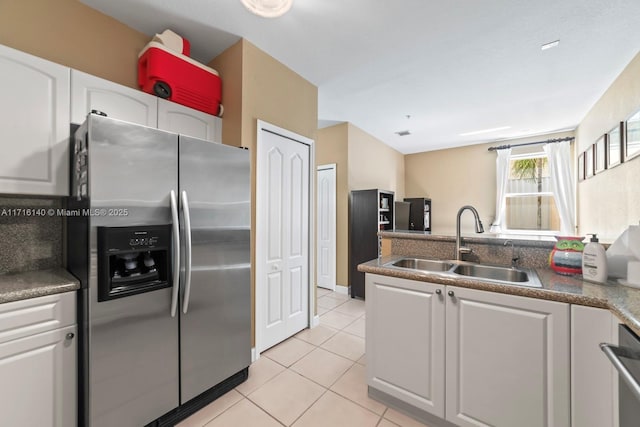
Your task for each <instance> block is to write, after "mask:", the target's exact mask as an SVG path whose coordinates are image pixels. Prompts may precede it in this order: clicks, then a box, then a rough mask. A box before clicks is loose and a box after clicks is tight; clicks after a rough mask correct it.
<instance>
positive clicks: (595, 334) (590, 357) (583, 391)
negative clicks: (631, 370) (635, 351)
mask: <svg viewBox="0 0 640 427" xmlns="http://www.w3.org/2000/svg"><path fill="white" fill-rule="evenodd" d="M618 324H619V322H618V320H617V319H616V318H615V317H614V316H613V315H612V314H611V313H610V312H609V310H605V309H601V308H593V307H583V306H579V305H573V306H571V396H572V398H571V425H573V426H574V427H582V426H598V427H614V426H617V425H618V374H617V372H616V370H615V368H614V367H613V365H612V364H611V362H609V359H607V357H606V356H605V354H604V353H603V352H602V351H601V350H600V343H603V342H606V343H609V344H614V345H617V344H618Z"/></svg>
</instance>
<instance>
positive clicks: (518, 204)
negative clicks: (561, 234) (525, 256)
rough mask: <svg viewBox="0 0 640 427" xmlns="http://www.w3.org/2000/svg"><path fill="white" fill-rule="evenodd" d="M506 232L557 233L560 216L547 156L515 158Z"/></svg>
mask: <svg viewBox="0 0 640 427" xmlns="http://www.w3.org/2000/svg"><path fill="white" fill-rule="evenodd" d="M505 205H506V206H505V207H506V210H505V218H504V227H503V231H507V232H513V231H517V232H519V233H520V232H525V233H535V234H557V232H558V231H559V230H560V216H559V214H558V209H557V207H556V200H555V195H554V192H553V186H552V183H551V177H550V172H549V161H548V158H547V155H546V154H545V153H534V154H526V155H512V156H510V157H509V171H508V180H507V188H506V194H505Z"/></svg>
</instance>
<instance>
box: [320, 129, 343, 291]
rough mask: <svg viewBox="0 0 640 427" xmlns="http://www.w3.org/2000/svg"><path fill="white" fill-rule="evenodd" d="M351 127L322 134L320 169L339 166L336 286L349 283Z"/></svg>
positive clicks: (337, 167) (327, 130) (328, 130)
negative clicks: (349, 146)
mask: <svg viewBox="0 0 640 427" xmlns="http://www.w3.org/2000/svg"><path fill="white" fill-rule="evenodd" d="M348 133H349V124H348V123H342V124H339V125H335V126H331V127H328V128H324V129H320V130H319V131H318V140H317V142H316V165H325V164H330V163H335V164H336V283H337V284H338V285H341V286H347V284H348V280H349V270H348V268H349V266H348V256H349V221H348V219H349V182H348V177H349V170H348V155H347V153H348V138H349V136H348Z"/></svg>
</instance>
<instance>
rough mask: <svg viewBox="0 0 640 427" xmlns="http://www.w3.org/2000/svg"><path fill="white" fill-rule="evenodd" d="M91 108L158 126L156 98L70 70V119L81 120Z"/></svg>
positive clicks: (112, 116) (123, 118)
mask: <svg viewBox="0 0 640 427" xmlns="http://www.w3.org/2000/svg"><path fill="white" fill-rule="evenodd" d="M91 110H99V111H102V112H103V113H105V114H106V115H107V116H108V117H111V118H114V119H118V120H124V121H127V122H131V123H138V124H141V125H145V126H149V127H154V128H155V127H157V126H158V98H157V97H155V96H153V95H149V94H148V93H145V92H142V91H140V90H136V89H132V88H130V87H127V86H123V85H120V84H117V83H114V82H110V81H109V80H105V79H101V78H99V77H96V76H92V75H91V74H86V73H83V72H81V71H77V70H73V71H72V73H71V121H72V122H73V123H77V124H81V123H83V122H84V121H85V119H86V118H87V114H89V113H90V112H91Z"/></svg>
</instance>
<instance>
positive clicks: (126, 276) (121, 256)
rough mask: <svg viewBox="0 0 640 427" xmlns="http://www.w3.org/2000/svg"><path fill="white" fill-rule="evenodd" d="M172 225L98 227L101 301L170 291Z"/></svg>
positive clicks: (99, 295)
mask: <svg viewBox="0 0 640 427" xmlns="http://www.w3.org/2000/svg"><path fill="white" fill-rule="evenodd" d="M170 258H171V225H155V226H138V227H98V301H108V300H111V299H115V298H122V297H125V296H131V295H136V294H140V293H143V292H149V291H153V290H156V289H161V288H167V287H170V286H171V285H172V283H171V281H172V280H171V271H170V270H171V261H170Z"/></svg>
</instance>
